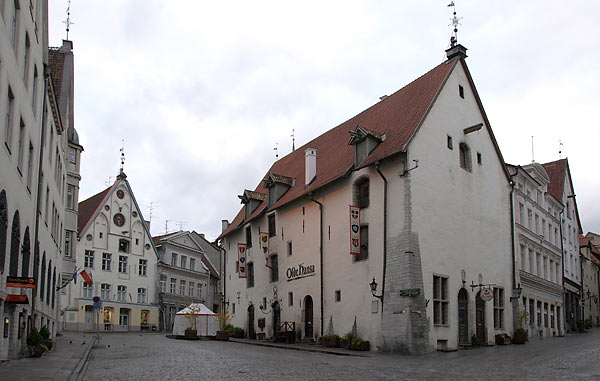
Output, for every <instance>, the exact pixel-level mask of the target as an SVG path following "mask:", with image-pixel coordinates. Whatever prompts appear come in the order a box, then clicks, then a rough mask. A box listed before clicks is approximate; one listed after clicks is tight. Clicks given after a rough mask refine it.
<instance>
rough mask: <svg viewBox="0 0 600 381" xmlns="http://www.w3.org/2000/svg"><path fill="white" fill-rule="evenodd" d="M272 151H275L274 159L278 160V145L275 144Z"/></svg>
mask: <svg viewBox="0 0 600 381" xmlns="http://www.w3.org/2000/svg"><path fill="white" fill-rule="evenodd" d="M273 151H275V158H276V159H279V143H275V148H273Z"/></svg>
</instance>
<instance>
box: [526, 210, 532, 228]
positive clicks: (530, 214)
mask: <svg viewBox="0 0 600 381" xmlns="http://www.w3.org/2000/svg"><path fill="white" fill-rule="evenodd" d="M527 228H528V229H529V230H531V229H532V228H533V212H532V211H531V209H527Z"/></svg>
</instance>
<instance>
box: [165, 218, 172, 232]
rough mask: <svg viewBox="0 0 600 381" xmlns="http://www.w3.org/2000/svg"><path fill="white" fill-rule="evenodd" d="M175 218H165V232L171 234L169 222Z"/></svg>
mask: <svg viewBox="0 0 600 381" xmlns="http://www.w3.org/2000/svg"><path fill="white" fill-rule="evenodd" d="M171 221H173V220H165V234H169V222H171Z"/></svg>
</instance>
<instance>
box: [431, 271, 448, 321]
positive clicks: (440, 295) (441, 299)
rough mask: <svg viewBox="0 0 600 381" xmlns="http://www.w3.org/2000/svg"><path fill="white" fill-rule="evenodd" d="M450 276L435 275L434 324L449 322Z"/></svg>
mask: <svg viewBox="0 0 600 381" xmlns="http://www.w3.org/2000/svg"><path fill="white" fill-rule="evenodd" d="M448 302H449V301H448V278H447V277H445V276H440V275H434V276H433V324H435V325H447V324H448Z"/></svg>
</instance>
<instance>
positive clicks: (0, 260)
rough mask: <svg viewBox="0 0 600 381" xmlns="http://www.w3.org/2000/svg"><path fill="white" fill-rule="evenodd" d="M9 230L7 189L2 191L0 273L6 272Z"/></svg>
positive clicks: (0, 199) (0, 204)
mask: <svg viewBox="0 0 600 381" xmlns="http://www.w3.org/2000/svg"><path fill="white" fill-rule="evenodd" d="M7 231H8V207H7V202H6V191H5V190H4V189H3V190H2V192H0V273H3V272H4V263H5V262H6V234H7Z"/></svg>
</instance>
